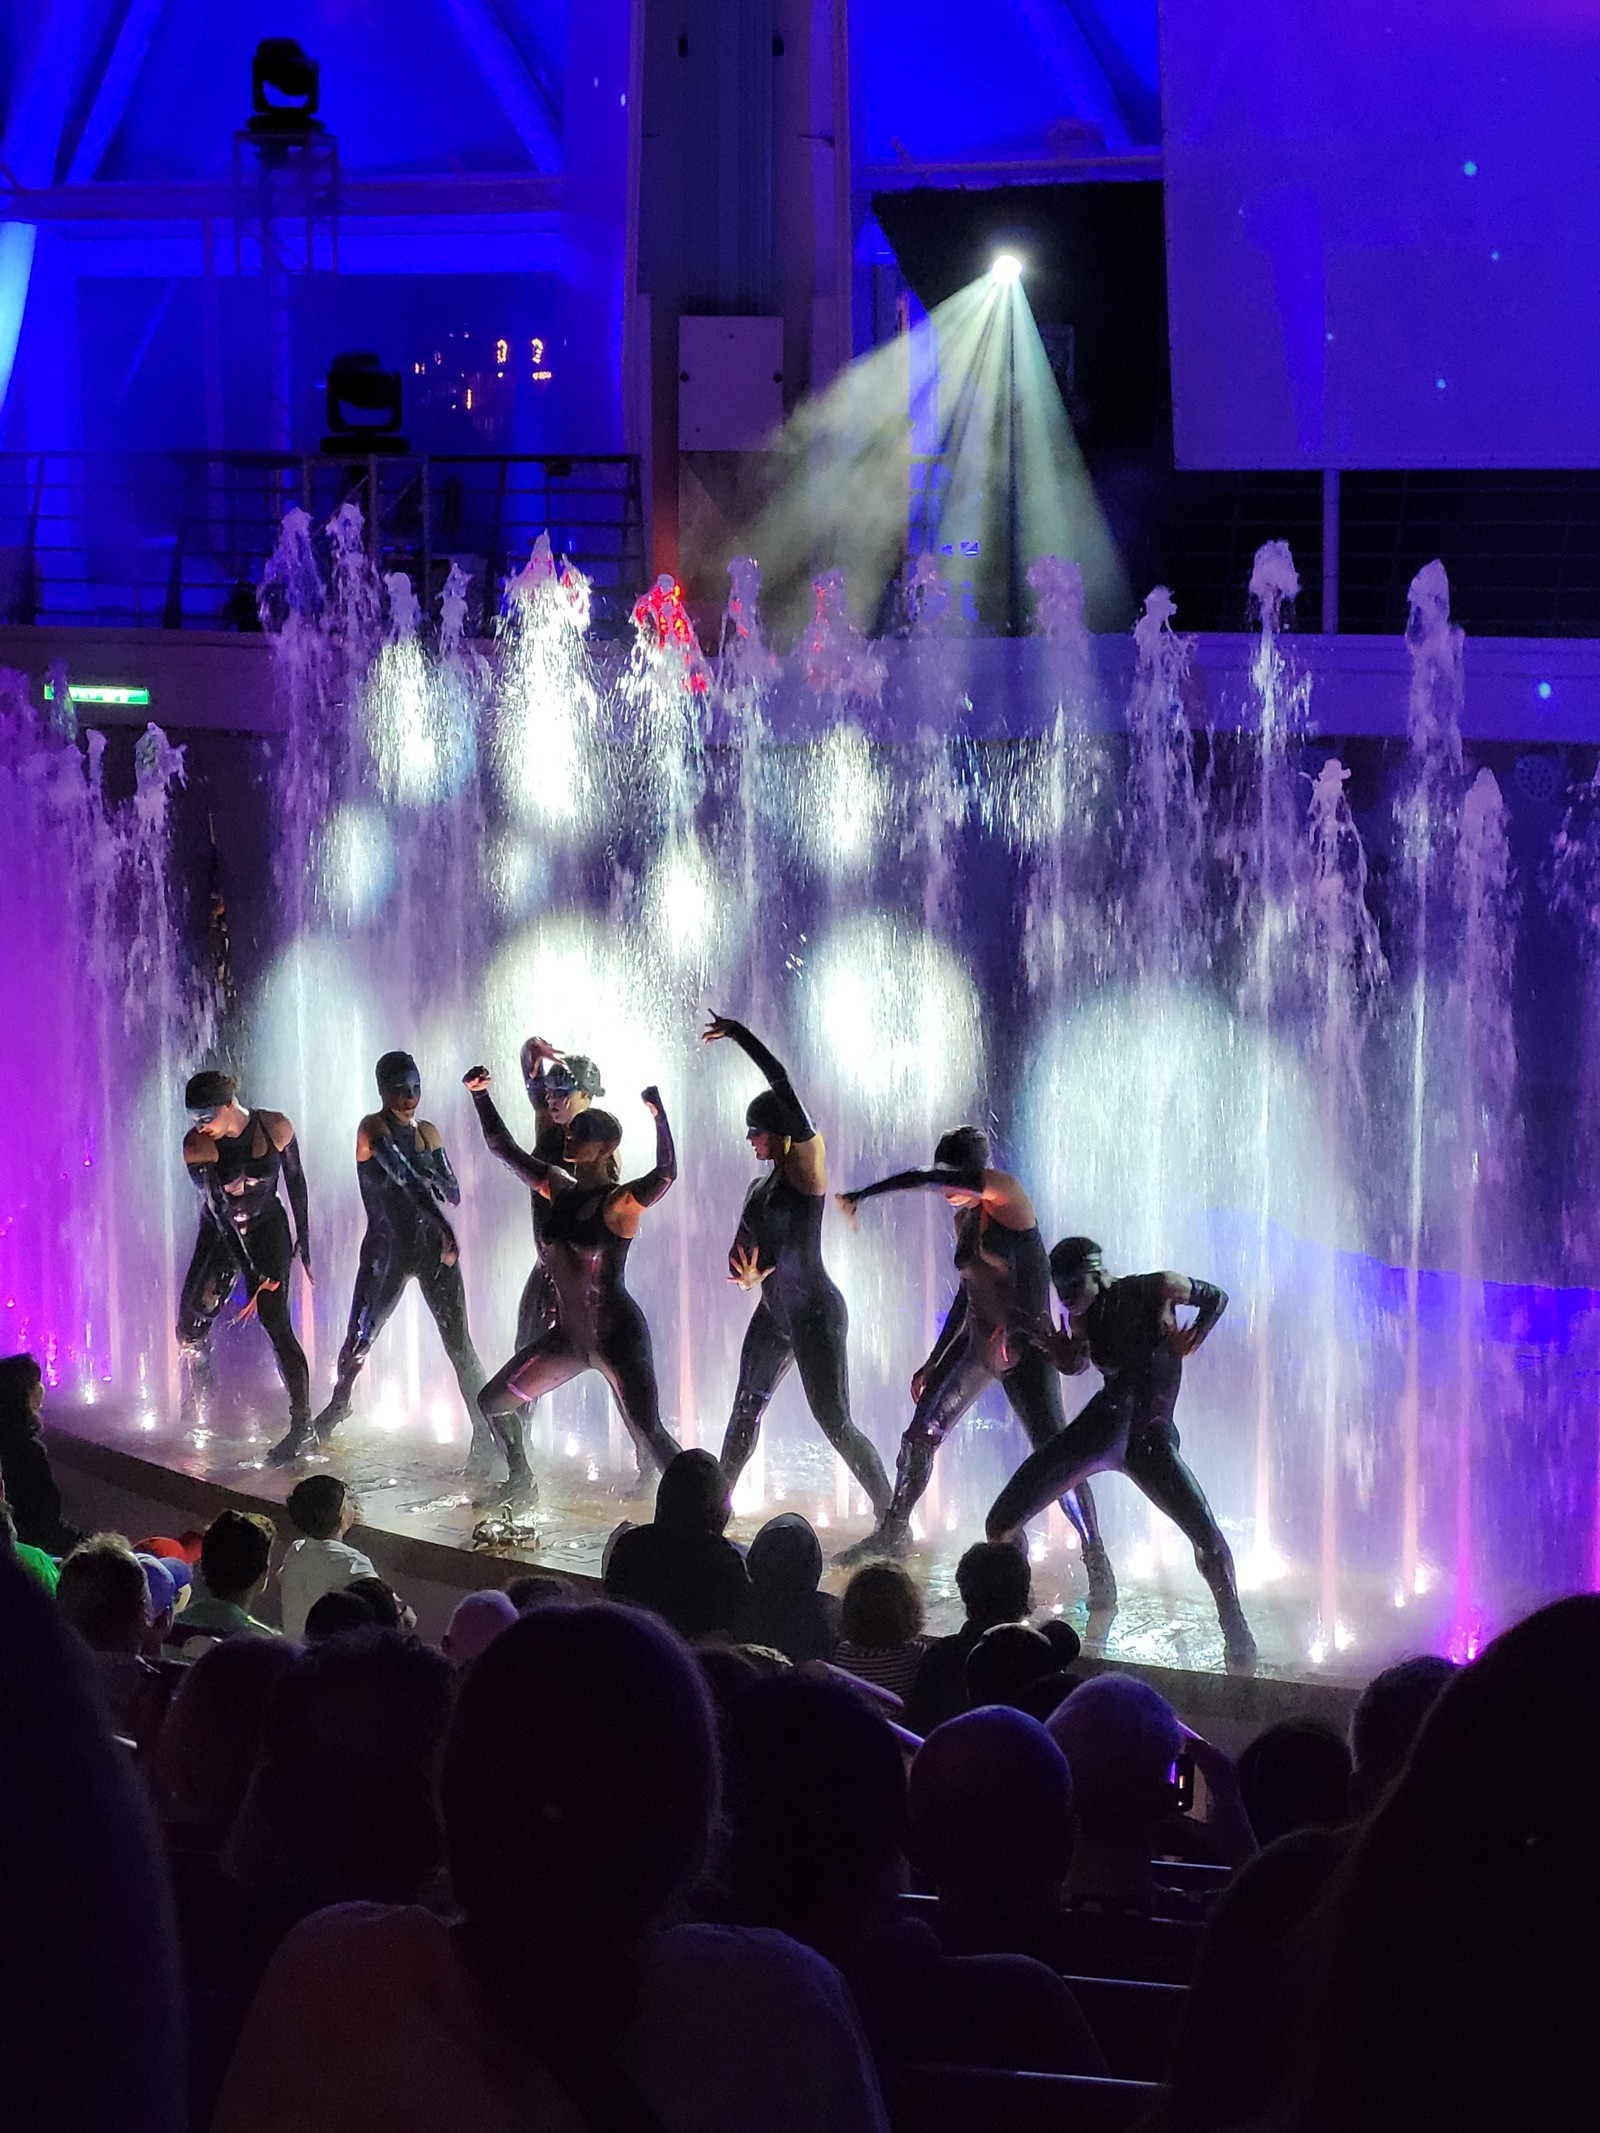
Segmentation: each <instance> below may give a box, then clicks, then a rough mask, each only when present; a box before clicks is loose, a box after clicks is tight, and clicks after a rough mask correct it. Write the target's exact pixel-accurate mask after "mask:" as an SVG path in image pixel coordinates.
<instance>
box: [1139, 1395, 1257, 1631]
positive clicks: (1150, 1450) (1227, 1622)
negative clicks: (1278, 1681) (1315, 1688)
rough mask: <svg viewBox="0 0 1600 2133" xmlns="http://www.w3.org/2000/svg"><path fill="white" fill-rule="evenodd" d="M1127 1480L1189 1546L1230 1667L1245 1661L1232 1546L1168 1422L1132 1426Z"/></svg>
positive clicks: (1246, 1626) (1246, 1627)
mask: <svg viewBox="0 0 1600 2133" xmlns="http://www.w3.org/2000/svg"><path fill="white" fill-rule="evenodd" d="M1123 1465H1124V1470H1125V1471H1126V1473H1127V1476H1128V1479H1129V1480H1130V1481H1131V1482H1132V1483H1133V1484H1134V1486H1135V1487H1136V1488H1138V1489H1141V1490H1142V1491H1143V1492H1144V1494H1145V1495H1146V1496H1147V1497H1149V1499H1150V1501H1151V1502H1152V1503H1153V1504H1154V1505H1155V1507H1156V1509H1157V1510H1158V1511H1161V1512H1164V1513H1165V1515H1166V1516H1167V1517H1168V1518H1170V1519H1171V1520H1172V1523H1173V1524H1174V1525H1175V1526H1176V1527H1177V1528H1178V1530H1179V1532H1180V1533H1182V1534H1183V1536H1184V1538H1185V1539H1186V1540H1187V1541H1188V1542H1189V1544H1190V1546H1191V1547H1192V1548H1193V1549H1194V1560H1195V1567H1196V1568H1197V1569H1198V1571H1199V1572H1200V1575H1201V1576H1202V1577H1203V1578H1204V1579H1205V1581H1206V1583H1207V1584H1208V1585H1209V1586H1210V1588H1211V1596H1212V1598H1213V1599H1214V1600H1215V1601H1216V1603H1217V1620H1218V1621H1219V1622H1220V1623H1221V1625H1222V1641H1223V1649H1224V1651H1225V1652H1226V1654H1227V1659H1228V1664H1229V1665H1230V1666H1245V1665H1248V1664H1249V1663H1250V1662H1251V1661H1252V1660H1253V1659H1254V1658H1255V1655H1256V1640H1255V1638H1254V1637H1253V1636H1252V1635H1251V1633H1250V1625H1249V1623H1248V1622H1247V1621H1246V1620H1245V1614H1244V1608H1243V1607H1242V1606H1241V1604H1240V1601H1239V1587H1238V1583H1237V1580H1236V1578H1235V1575H1234V1568H1233V1550H1232V1549H1231V1548H1230V1547H1229V1546H1228V1543H1227V1541H1226V1539H1225V1538H1224V1537H1223V1532H1222V1528H1221V1527H1220V1526H1219V1525H1218V1524H1217V1521H1216V1515H1215V1513H1214V1512H1213V1511H1212V1509H1211V1506H1210V1504H1209V1503H1208V1502H1207V1501H1206V1492H1205V1490H1204V1489H1202V1488H1201V1486H1200V1484H1199V1482H1198V1481H1196V1479H1195V1477H1194V1474H1193V1472H1192V1471H1191V1470H1190V1468H1189V1466H1188V1464H1187V1463H1186V1461H1185V1460H1184V1458H1183V1456H1182V1454H1181V1453H1180V1452H1179V1450H1178V1433H1177V1431H1176V1430H1175V1429H1174V1428H1173V1427H1172V1425H1171V1424H1170V1423H1155V1424H1153V1425H1147V1426H1144V1427H1138V1426H1136V1427H1135V1428H1134V1430H1133V1431H1132V1433H1131V1434H1130V1436H1129V1440H1128V1449H1127V1452H1126V1454H1125V1455H1124V1460H1123Z"/></svg>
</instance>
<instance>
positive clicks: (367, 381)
mask: <svg viewBox="0 0 1600 2133" xmlns="http://www.w3.org/2000/svg"><path fill="white" fill-rule="evenodd" d="M327 405H328V434H327V436H326V437H324V438H323V440H322V449H323V451H324V452H326V453H328V454H330V455H331V456H335V457H338V458H349V457H351V456H352V455H360V456H362V457H365V456H366V455H367V454H369V453H373V452H389V453H393V452H405V451H408V450H409V449H410V447H409V446H408V445H407V443H406V440H405V438H404V437H402V436H401V435H400V373H399V371H397V370H383V369H380V367H379V364H378V358H377V357H376V356H375V355H373V354H372V353H371V352H370V351H368V350H365V349H361V350H346V351H345V352H344V353H343V354H341V355H336V356H335V357H334V359H333V361H332V362H331V363H330V364H329V365H328V396H327Z"/></svg>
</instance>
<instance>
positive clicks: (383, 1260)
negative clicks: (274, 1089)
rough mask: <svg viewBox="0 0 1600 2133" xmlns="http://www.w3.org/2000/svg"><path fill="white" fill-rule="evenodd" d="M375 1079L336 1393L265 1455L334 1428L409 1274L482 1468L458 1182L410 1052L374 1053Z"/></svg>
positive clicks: (472, 1465) (475, 1465) (306, 1444)
mask: <svg viewBox="0 0 1600 2133" xmlns="http://www.w3.org/2000/svg"><path fill="white" fill-rule="evenodd" d="M376 1079H377V1083H378V1095H379V1098H380V1100H381V1108H380V1109H379V1110H376V1111H372V1112H369V1113H368V1115H367V1116H366V1117H365V1118H364V1119H363V1120H362V1121H361V1123H360V1125H359V1126H357V1128H356V1179H357V1182H358V1183H359V1185H360V1187H361V1204H362V1206H363V1207H364V1208H365V1209H366V1211H367V1228H366V1234H365V1236H363V1238H362V1240H361V1257H360V1259H359V1261H358V1262H357V1265H356V1283H355V1292H354V1294H353V1295H352V1297H351V1299H350V1322H349V1326H348V1328H347V1330H346V1332H345V1337H344V1346H343V1347H342V1348H341V1349H340V1350H339V1364H338V1375H337V1376H336V1378H335V1379H334V1386H333V1397H332V1398H331V1399H330V1400H329V1402H328V1404H327V1406H326V1407H325V1408H324V1409H323V1410H322V1412H321V1414H320V1415H318V1416H317V1418H316V1420H315V1421H314V1422H313V1423H311V1424H310V1425H309V1426H308V1427H307V1429H306V1430H305V1431H304V1432H303V1433H301V1434H299V1435H297V1434H296V1432H295V1431H293V1430H291V1431H290V1432H289V1435H288V1436H287V1437H285V1438H284V1440H283V1442H282V1443H281V1444H277V1445H274V1446H273V1448H272V1451H271V1453H270V1455H269V1456H270V1457H271V1458H272V1459H273V1460H275V1461H277V1462H279V1463H283V1462H286V1461H288V1460H290V1459H297V1458H298V1457H299V1456H300V1454H301V1453H302V1452H304V1451H308V1450H309V1449H310V1448H311V1446H312V1445H314V1444H315V1443H316V1442H317V1441H318V1439H319V1438H324V1437H328V1436H331V1434H332V1433H333V1431H334V1430H336V1429H337V1428H338V1426H339V1424H340V1423H341V1422H342V1421H343V1420H344V1419H345V1417H346V1416H347V1415H348V1414H349V1412H350V1402H351V1398H352V1396H353V1394H354V1392H355V1386H356V1379H357V1378H358V1377H360V1375H361V1373H362V1371H363V1369H364V1368H365V1367H366V1361H367V1357H368V1356H369V1355H370V1354H371V1353H372V1348H373V1344H374V1342H375V1341H376V1340H377V1338H378V1335H379V1334H380V1333H381V1332H382V1331H383V1329H384V1327H385V1326H386V1325H387V1324H388V1322H389V1320H390V1318H391V1316H392V1315H393V1312H394V1308H395V1306H396V1304H398V1303H399V1301H400V1298H401V1296H402V1295H403V1294H404V1293H405V1286H406V1283H407V1282H408V1281H415V1282H416V1284H417V1286H418V1288H420V1289H421V1291H422V1300H423V1302H424V1303H425V1304H426V1305H427V1307H428V1309H429V1311H430V1312H431V1313H432V1314H433V1322H434V1324H435V1325H436V1326H437V1327H438V1329H439V1338H440V1340H441V1341H442V1342H443V1343H444V1352H445V1354H446V1355H447V1356H448V1357H449V1359H450V1367H451V1368H452V1369H453V1370H454V1372H455V1374H456V1383H457V1384H458V1385H459V1386H460V1388H461V1397H462V1399H463V1400H464V1401H465V1402H466V1407H467V1414H468V1416H469V1417H470V1419H471V1422H472V1431H473V1444H472V1452H471V1454H470V1456H469V1459H468V1470H469V1472H474V1473H486V1472H487V1471H488V1468H489V1465H490V1463H491V1460H492V1457H493V1450H494V1438H493V1436H492V1435H491V1434H490V1432H489V1431H488V1430H487V1429H485V1427H484V1424H483V1418H482V1417H481V1416H480V1414H479V1413H478V1394H479V1393H480V1392H481V1391H482V1390H483V1365H482V1364H481V1363H480V1362H479V1361H478V1354H477V1350H476V1349H475V1348H474V1347H473V1345H472V1335H471V1334H470V1333H469V1332H468V1330H467V1295H466V1289H465V1287H464V1285H463V1283H462V1279H461V1264H460V1254H459V1251H458V1249H457V1246H456V1234H455V1231H454V1230H453V1229H452V1228H451V1226H450V1224H449V1222H448V1220H447V1219H446V1217H445V1215H444V1214H443V1212H442V1209H443V1208H444V1207H446V1206H450V1207H459V1206H460V1205H461V1187H460V1185H459V1184H458V1183H457V1182H456V1174H455V1172H454V1170H452V1168H451V1167H450V1158H449V1156H448V1155H447V1154H446V1153H445V1148H444V1142H443V1140H442V1139H441V1138H440V1134H439V1129H438V1127H437V1126H435V1125H434V1124H433V1123H432V1121H431V1120H429V1119H426V1118H419V1117H418V1116H417V1111H418V1108H419V1106H420V1105H421V1102H422V1075H421V1073H420V1072H419V1070H418V1067H417V1062H416V1061H415V1060H414V1059H413V1058H412V1056H411V1054H410V1053H409V1052H385V1053H384V1055H383V1057H382V1058H381V1059H380V1060H379V1061H378V1065H377V1069H376Z"/></svg>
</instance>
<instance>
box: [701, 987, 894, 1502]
mask: <svg viewBox="0 0 1600 2133" xmlns="http://www.w3.org/2000/svg"><path fill="white" fill-rule="evenodd" d="M727 1034H728V1035H729V1036H730V1037H731V1038H732V1039H733V1041H734V1043H735V1044H737V1045H738V1046H739V1047H740V1049H741V1050H742V1051H743V1052H745V1053H746V1054H747V1056H748V1057H749V1058H751V1059H753V1060H754V1061H755V1063H756V1065H757V1066H758V1067H759V1068H760V1069H761V1071H762V1073H764V1074H765V1075H766V1077H767V1082H768V1085H769V1086H770V1088H771V1090H772V1092H773V1094H774V1095H775V1096H776V1097H777V1098H778V1099H779V1101H780V1102H781V1103H782V1104H783V1106H784V1108H785V1111H786V1113H787V1116H786V1117H785V1119H784V1123H783V1129H782V1130H783V1132H784V1133H785V1134H787V1136H788V1138H789V1139H790V1140H791V1141H792V1142H794V1143H795V1144H796V1145H797V1146H798V1145H800V1144H802V1143H804V1142H806V1141H809V1140H814V1139H815V1138H816V1128H815V1126H813V1125H812V1123H811V1120H810V1119H809V1118H808V1117H807V1116H806V1110H805V1106H804V1105H803V1104H802V1103H801V1101H800V1099H799V1097H798V1096H797V1095H796V1094H795V1092H794V1089H793V1087H792V1086H791V1085H790V1081H789V1076H788V1074H787V1073H786V1072H785V1070H784V1068H783V1067H782V1066H781V1065H780V1064H779V1062H778V1061H777V1060H776V1059H775V1058H774V1057H773V1056H772V1054H771V1053H770V1052H769V1051H768V1050H767V1048H766V1046H765V1045H764V1044H762V1043H761V1042H760V1040H759V1039H758V1038H756V1037H753V1036H752V1035H751V1034H750V1032H749V1031H748V1030H747V1029H745V1028H744V1026H743V1025H742V1024H740V1023H731V1022H730V1023H729V1024H728V1026H727ZM826 1204H827V1196H826V1194H824V1193H810V1192H802V1191H801V1190H800V1188H799V1187H798V1186H797V1185H795V1184H792V1183H791V1182H790V1180H789V1179H788V1178H786V1177H785V1176H784V1175H783V1172H782V1168H781V1166H779V1165H778V1164H774V1165H773V1168H772V1170H771V1172H770V1173H769V1174H768V1175H767V1176H766V1177H762V1178H757V1180H756V1181H755V1183H754V1184H753V1185H752V1186H751V1188H750V1190H749V1192H748V1193H747V1194H746V1195H745V1203H744V1210H743V1213H742V1214H741V1215H740V1217H739V1231H738V1235H737V1236H736V1237H735V1238H734V1241H733V1251H732V1252H730V1254H729V1259H728V1263H729V1265H730V1267H731V1266H732V1264H733V1257H734V1253H740V1252H754V1254H755V1258H756V1264H757V1265H758V1266H760V1267H770V1268H771V1269H772V1271H771V1273H770V1274H768V1276H767V1278H766V1280H765V1281H764V1282H763V1283H762V1284H761V1288H760V1291H759V1293H758V1296H757V1300H756V1307H755V1311H754V1313H753V1314H752V1316H751V1319H750V1324H749V1326H748V1328H747V1329H746V1332H745V1337H744V1346H743V1348H742V1349H741V1350H740V1353H739V1389H738V1391H737V1392H736V1393H735V1395H734V1401H733V1413H732V1416H731V1417H730V1418H729V1422H728V1431H727V1435H726V1437H725V1438H724V1439H723V1444H722V1471H723V1473H724V1474H725V1475H726V1476H727V1481H728V1486H729V1488H730V1489H731V1488H732V1487H733V1484H734V1482H735V1481H736V1480H737V1479H738V1478H739V1475H740V1473H741V1471H742V1470H743V1468H744V1464H745V1462H746V1460H747V1459H748V1458H749V1457H750V1454H751V1453H752V1451H754V1449H755V1444H756V1438H757V1436H758V1434H759V1433H760V1429H761V1417H762V1415H763V1414H764V1413H765V1411H766V1407H767V1402H768V1401H769V1400H770V1399H771V1398H772V1395H773V1394H774V1393H775V1392H776V1391H777V1389H778V1387H779V1385H780V1384H781V1383H782V1382H783V1380H784V1378H785V1377H786V1376H787V1375H788V1372H789V1369H790V1367H791V1365H794V1366H796V1367H798V1369H799V1372H800V1383H801V1386H802V1388H803V1390H804V1392H805V1396H806V1404H807V1406H808V1407H809V1408H810V1409H811V1412H812V1414H813V1415H814V1416H815V1417H816V1421H817V1426H818V1428H819V1429H820V1430H821V1431H822V1434H823V1435H824V1436H825V1437H826V1438H827V1440H828V1442H829V1443H830V1444H831V1445H832V1446H833V1448H834V1450H835V1451H836V1452H837V1453H838V1454H839V1456H840V1458H841V1459H842V1460H843V1461H844V1463H845V1465H846V1466H847V1467H848V1468H849V1469H850V1472H851V1473H852V1474H853V1475H854V1476H855V1478H856V1480H857V1481H858V1482H859V1483H860V1485H861V1487H862V1488H863V1489H864V1490H865V1492H866V1494H867V1496H868V1498H869V1499H870V1500H871V1504H872V1509H873V1514H874V1516H876V1517H880V1518H881V1517H882V1515H883V1513H884V1512H885V1511H886V1510H887V1509H888V1506H889V1496H890V1490H889V1477H888V1476H887V1475H886V1474H885V1473H884V1471H883V1461H882V1460H881V1459H880V1458H879V1457H878V1454H877V1452H876V1451H875V1450H874V1448H873V1446H872V1444H871V1442H870V1441H869V1440H868V1439H867V1438H866V1437H865V1436H864V1435H863V1434H862V1432H861V1431H860V1430H859V1429H858V1428H857V1427H856V1425H855V1423H854V1422H853V1421H852V1420H851V1417H850V1369H849V1363H848V1360H847V1355H846V1339H847V1336H848V1334H849V1330H850V1315H849V1311H848V1309H847V1307H846V1305H845V1300H844V1298H843V1296H841V1295H840V1293H839V1291H838V1289H837V1288H835V1286H834V1284H833V1282H832V1281H831V1280H830V1279H829V1276H828V1270H827V1268H826V1267H825V1266H824V1265H823V1263H822V1214H823V1209H824V1207H825V1205H826Z"/></svg>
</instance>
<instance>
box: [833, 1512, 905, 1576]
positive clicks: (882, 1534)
mask: <svg viewBox="0 0 1600 2133" xmlns="http://www.w3.org/2000/svg"><path fill="white" fill-rule="evenodd" d="M910 1553H911V1521H910V1520H909V1519H905V1518H888V1517H885V1518H881V1519H880V1520H879V1521H878V1523H877V1525H876V1526H875V1527H874V1528H873V1530H872V1532H870V1533H869V1534H868V1535H867V1537H866V1539H865V1540H858V1541H857V1542H856V1544H855V1546H854V1547H852V1548H841V1549H840V1551H839V1553H838V1554H837V1555H836V1556H835V1557H834V1561H835V1562H836V1563H837V1564H838V1565H839V1566H840V1568H841V1569H844V1570H850V1569H853V1568H854V1567H855V1565H856V1564H857V1563H876V1562H881V1561H883V1560H884V1558H885V1557H888V1558H890V1559H892V1560H897V1561H898V1560H900V1559H903V1558H904V1557H905V1556H908V1555H909V1554H910Z"/></svg>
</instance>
